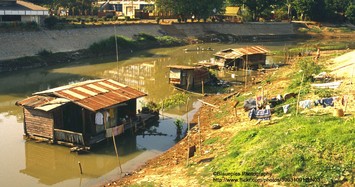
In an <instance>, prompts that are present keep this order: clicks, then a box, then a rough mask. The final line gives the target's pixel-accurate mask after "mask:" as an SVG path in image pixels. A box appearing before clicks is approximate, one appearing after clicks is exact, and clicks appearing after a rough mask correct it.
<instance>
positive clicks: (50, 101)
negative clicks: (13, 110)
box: [16, 95, 70, 111]
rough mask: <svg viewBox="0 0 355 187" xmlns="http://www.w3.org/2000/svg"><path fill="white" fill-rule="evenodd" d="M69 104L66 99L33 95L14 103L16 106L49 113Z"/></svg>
mask: <svg viewBox="0 0 355 187" xmlns="http://www.w3.org/2000/svg"><path fill="white" fill-rule="evenodd" d="M68 102H70V100H68V99H64V98H55V97H50V96H41V95H35V96H32V97H29V98H26V99H24V100H22V101H18V102H16V105H19V106H27V107H31V108H34V109H38V110H43V111H50V110H53V109H55V108H57V107H60V106H62V105H64V104H66V103H68Z"/></svg>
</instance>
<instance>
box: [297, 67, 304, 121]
mask: <svg viewBox="0 0 355 187" xmlns="http://www.w3.org/2000/svg"><path fill="white" fill-rule="evenodd" d="M303 79H304V72H303V74H302V79H301V85H300V89H299V90H298V96H297V103H296V105H297V106H296V116H297V115H298V110H299V109H298V108H299V103H300V95H301V89H302V85H303Z"/></svg>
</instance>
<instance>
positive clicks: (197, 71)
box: [167, 65, 210, 90]
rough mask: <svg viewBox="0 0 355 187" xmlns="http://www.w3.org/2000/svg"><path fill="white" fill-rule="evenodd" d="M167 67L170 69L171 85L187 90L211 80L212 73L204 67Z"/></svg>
mask: <svg viewBox="0 0 355 187" xmlns="http://www.w3.org/2000/svg"><path fill="white" fill-rule="evenodd" d="M167 67H168V68H169V69H170V72H169V84H173V85H174V86H177V87H180V88H183V89H186V90H189V89H190V88H193V87H194V86H199V85H202V84H203V83H207V82H209V80H210V73H209V71H208V70H207V69H206V68H205V67H203V66H184V65H170V66H167Z"/></svg>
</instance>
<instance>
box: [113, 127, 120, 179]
mask: <svg viewBox="0 0 355 187" xmlns="http://www.w3.org/2000/svg"><path fill="white" fill-rule="evenodd" d="M112 140H113V146H114V148H115V153H116V158H117V161H118V165H119V167H120V171H121V173H122V167H121V161H120V159H119V158H118V151H117V147H116V139H115V135H114V134H113V131H112Z"/></svg>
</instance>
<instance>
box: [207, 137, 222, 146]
mask: <svg viewBox="0 0 355 187" xmlns="http://www.w3.org/2000/svg"><path fill="white" fill-rule="evenodd" d="M218 140H219V137H213V138H209V139H207V140H206V141H204V142H203V145H211V144H213V143H215V142H217V141H218Z"/></svg>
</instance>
